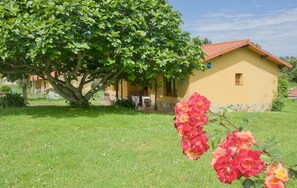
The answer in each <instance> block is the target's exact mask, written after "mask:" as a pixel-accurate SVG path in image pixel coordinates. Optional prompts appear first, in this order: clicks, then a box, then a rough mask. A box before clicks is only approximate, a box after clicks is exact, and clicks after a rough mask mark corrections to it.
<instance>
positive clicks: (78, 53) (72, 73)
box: [0, 0, 203, 105]
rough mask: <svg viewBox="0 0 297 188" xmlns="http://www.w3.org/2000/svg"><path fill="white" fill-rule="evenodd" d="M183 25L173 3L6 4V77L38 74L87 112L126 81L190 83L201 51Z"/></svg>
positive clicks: (2, 51) (1, 10)
mask: <svg viewBox="0 0 297 188" xmlns="http://www.w3.org/2000/svg"><path fill="white" fill-rule="evenodd" d="M181 24H182V21H181V15H180V13H179V12H177V11H174V10H172V7H171V6H170V5H169V4H168V2H167V0H157V1H156V0H137V1H135V0H84V1H79V0H72V1H65V0H3V1H1V2H0V35H1V38H0V57H1V58H0V71H1V72H4V73H30V74H37V75H39V76H40V77H43V78H45V79H47V80H48V81H49V82H50V84H51V85H52V86H53V87H54V89H55V91H56V92H58V93H59V94H60V95H61V96H62V97H64V98H65V99H66V100H68V101H70V102H72V103H76V104H77V105H86V104H88V101H89V99H90V98H91V97H92V95H93V94H94V93H96V92H97V91H98V90H100V89H103V88H105V87H106V86H108V85H109V84H110V83H112V82H114V81H115V80H116V79H117V78H118V76H119V75H125V77H127V78H128V79H130V80H134V79H135V78H136V77H137V76H143V75H145V76H146V77H148V78H152V77H155V76H156V75H157V74H159V73H163V74H164V75H165V76H166V77H168V78H169V77H177V78H184V77H185V76H186V75H187V74H189V73H191V71H192V70H193V69H194V68H199V65H201V64H200V63H199V60H201V59H202V58H203V53H202V51H201V48H200V46H196V45H194V43H193V42H192V41H191V39H190V37H189V34H188V33H185V32H183V31H182V30H181V29H180V28H179V26H180V25H181ZM73 80H77V81H78V82H79V85H78V86H77V87H75V86H74V85H73ZM94 80H96V83H97V84H96V86H95V87H92V89H91V90H89V91H88V92H86V93H83V92H82V89H83V87H84V85H85V84H87V83H90V82H93V81H94ZM93 86H94V85H93Z"/></svg>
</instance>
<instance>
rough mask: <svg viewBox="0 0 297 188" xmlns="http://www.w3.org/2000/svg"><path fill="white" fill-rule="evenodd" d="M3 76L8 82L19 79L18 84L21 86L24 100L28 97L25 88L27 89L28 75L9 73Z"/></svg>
mask: <svg viewBox="0 0 297 188" xmlns="http://www.w3.org/2000/svg"><path fill="white" fill-rule="evenodd" d="M4 76H5V78H6V79H7V80H8V81H10V82H15V81H19V84H18V85H19V86H20V87H21V88H22V95H23V98H24V100H25V101H26V100H27V99H28V95H27V90H28V81H29V75H28V74H27V73H11V74H4Z"/></svg>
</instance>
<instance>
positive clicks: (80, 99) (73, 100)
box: [46, 72, 121, 107]
mask: <svg viewBox="0 0 297 188" xmlns="http://www.w3.org/2000/svg"><path fill="white" fill-rule="evenodd" d="M120 73H121V72H119V73H117V74H113V73H112V72H111V73H108V74H106V76H105V77H104V78H101V80H100V81H99V82H98V83H97V84H96V85H95V86H94V87H92V89H90V90H89V91H87V92H86V93H83V88H84V86H85V85H86V84H88V83H91V82H92V81H93V80H88V74H87V73H86V74H84V75H82V76H81V78H80V81H79V84H78V86H74V85H73V84H72V83H71V82H72V80H71V79H70V76H67V73H64V75H63V76H64V79H63V80H62V79H59V78H58V77H54V76H51V74H50V73H48V74H46V76H47V80H48V82H49V83H50V84H51V85H52V86H53V88H54V90H55V92H57V93H58V94H59V95H61V97H63V98H64V99H65V100H67V101H69V102H70V105H71V106H74V107H88V106H89V105H90V102H89V100H90V99H91V98H92V96H93V95H94V94H95V93H96V92H98V91H99V90H102V89H104V88H106V87H107V86H108V85H110V84H111V83H112V82H113V81H115V79H116V77H117V76H118V75H119V74H120Z"/></svg>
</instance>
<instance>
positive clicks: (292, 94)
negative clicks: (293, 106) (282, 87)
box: [289, 88, 297, 97]
mask: <svg viewBox="0 0 297 188" xmlns="http://www.w3.org/2000/svg"><path fill="white" fill-rule="evenodd" d="M289 97H297V88H295V89H293V90H291V91H290V93H289Z"/></svg>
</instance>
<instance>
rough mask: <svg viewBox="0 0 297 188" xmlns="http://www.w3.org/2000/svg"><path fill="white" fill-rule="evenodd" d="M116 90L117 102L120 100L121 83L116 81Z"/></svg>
mask: <svg viewBox="0 0 297 188" xmlns="http://www.w3.org/2000/svg"><path fill="white" fill-rule="evenodd" d="M114 87H115V90H116V100H119V81H118V80H116V81H115V84H114Z"/></svg>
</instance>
